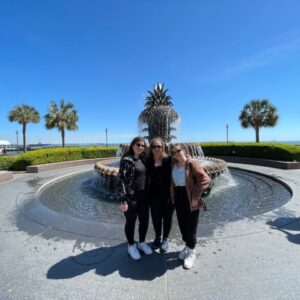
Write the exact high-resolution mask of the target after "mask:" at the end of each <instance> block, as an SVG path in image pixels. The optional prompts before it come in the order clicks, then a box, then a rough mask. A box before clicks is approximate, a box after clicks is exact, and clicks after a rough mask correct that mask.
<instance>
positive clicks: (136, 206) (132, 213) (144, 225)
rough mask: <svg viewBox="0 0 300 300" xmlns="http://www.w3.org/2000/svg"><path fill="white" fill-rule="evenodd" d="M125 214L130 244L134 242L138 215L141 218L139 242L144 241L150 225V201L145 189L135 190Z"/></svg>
mask: <svg viewBox="0 0 300 300" xmlns="http://www.w3.org/2000/svg"><path fill="white" fill-rule="evenodd" d="M124 215H125V218H126V223H125V235H126V238H127V241H128V244H129V245H133V244H134V228H135V222H136V219H137V217H138V218H139V242H140V243H142V242H144V241H145V239H146V234H147V230H148V225H149V201H148V199H147V197H146V193H145V191H144V190H143V191H137V192H135V194H134V196H133V199H132V201H130V202H128V210H127V211H126V212H125V213H124Z"/></svg>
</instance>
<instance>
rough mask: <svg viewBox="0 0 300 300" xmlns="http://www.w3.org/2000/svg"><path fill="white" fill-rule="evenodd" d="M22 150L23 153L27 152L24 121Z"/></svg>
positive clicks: (24, 124)
mask: <svg viewBox="0 0 300 300" xmlns="http://www.w3.org/2000/svg"><path fill="white" fill-rule="evenodd" d="M22 131H23V151H24V153H25V152H27V146H26V123H23V130H22Z"/></svg>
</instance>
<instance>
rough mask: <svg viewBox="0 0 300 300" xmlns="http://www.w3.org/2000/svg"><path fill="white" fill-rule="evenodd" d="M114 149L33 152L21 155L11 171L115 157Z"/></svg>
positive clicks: (59, 149) (71, 149)
mask: <svg viewBox="0 0 300 300" xmlns="http://www.w3.org/2000/svg"><path fill="white" fill-rule="evenodd" d="M115 154H116V148H55V149H42V150H34V151H30V152H27V153H24V154H21V155H20V156H19V157H18V158H17V159H16V160H15V162H14V163H13V164H12V165H11V167H10V169H11V170H25V169H26V166H31V165H42V164H48V163H55V162H62V161H71V160H80V159H88V158H101V157H111V156H115Z"/></svg>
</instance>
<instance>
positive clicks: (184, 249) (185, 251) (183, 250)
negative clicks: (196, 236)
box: [178, 246, 187, 260]
mask: <svg viewBox="0 0 300 300" xmlns="http://www.w3.org/2000/svg"><path fill="white" fill-rule="evenodd" d="M186 255H187V246H185V247H184V248H183V249H182V250H181V251H180V252H179V254H178V259H180V260H184V259H185V257H186Z"/></svg>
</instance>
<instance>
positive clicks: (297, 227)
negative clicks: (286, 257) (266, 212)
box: [267, 217, 300, 244]
mask: <svg viewBox="0 0 300 300" xmlns="http://www.w3.org/2000/svg"><path fill="white" fill-rule="evenodd" d="M267 224H268V225H270V227H271V228H273V229H277V230H279V231H281V232H283V233H285V234H286V238H287V240H288V241H289V242H291V243H294V244H300V218H294V217H293V218H289V217H288V218H284V217H281V218H277V219H275V220H273V221H269V222H267ZM289 231H299V233H291V232H289Z"/></svg>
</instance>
